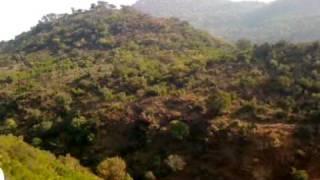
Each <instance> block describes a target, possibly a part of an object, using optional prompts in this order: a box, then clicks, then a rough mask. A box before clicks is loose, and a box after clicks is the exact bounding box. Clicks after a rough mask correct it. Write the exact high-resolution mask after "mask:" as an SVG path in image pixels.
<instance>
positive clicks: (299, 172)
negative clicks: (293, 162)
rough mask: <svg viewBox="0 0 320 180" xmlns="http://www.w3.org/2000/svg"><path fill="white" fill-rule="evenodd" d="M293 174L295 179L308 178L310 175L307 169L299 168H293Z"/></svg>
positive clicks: (305, 179)
mask: <svg viewBox="0 0 320 180" xmlns="http://www.w3.org/2000/svg"><path fill="white" fill-rule="evenodd" d="M291 176H292V179H293V180H308V179H309V175H308V172H307V171H305V170H297V169H296V168H292V172H291Z"/></svg>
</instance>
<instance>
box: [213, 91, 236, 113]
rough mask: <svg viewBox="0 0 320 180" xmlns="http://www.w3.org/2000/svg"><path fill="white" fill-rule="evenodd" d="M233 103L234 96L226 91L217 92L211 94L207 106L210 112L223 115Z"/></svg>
mask: <svg viewBox="0 0 320 180" xmlns="http://www.w3.org/2000/svg"><path fill="white" fill-rule="evenodd" d="M231 103H232V96H231V95H230V94H229V93H226V92H222V91H220V92H217V93H214V94H213V95H211V96H209V97H208V99H207V107H208V110H209V111H210V113H213V114H214V115H221V114H223V113H226V112H227V111H228V110H229V108H230V106H231Z"/></svg>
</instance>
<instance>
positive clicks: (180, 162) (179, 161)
mask: <svg viewBox="0 0 320 180" xmlns="http://www.w3.org/2000/svg"><path fill="white" fill-rule="evenodd" d="M165 163H166V164H167V165H168V166H169V168H170V169H171V170H172V171H174V172H176V171H182V170H183V169H184V167H185V166H186V162H185V161H184V159H183V158H182V157H181V156H179V155H176V154H173V155H170V156H168V158H167V159H166V160H165Z"/></svg>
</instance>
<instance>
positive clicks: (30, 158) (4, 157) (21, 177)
mask: <svg viewBox="0 0 320 180" xmlns="http://www.w3.org/2000/svg"><path fill="white" fill-rule="evenodd" d="M69 162H72V163H69ZM0 163H1V168H2V169H3V171H4V173H5V175H6V178H8V179H12V180H26V179H30V180H31V179H32V180H43V179H68V180H80V179H86V180H94V179H99V178H98V177H96V176H94V175H93V174H91V173H90V172H89V171H88V170H87V169H85V168H83V167H81V166H80V164H79V162H78V161H76V160H74V159H73V158H71V157H68V160H67V161H64V162H61V160H60V159H57V158H56V157H55V156H54V155H52V154H50V153H48V152H45V151H41V150H38V149H35V148H33V147H31V146H29V145H27V144H25V143H24V142H23V141H22V140H20V139H18V138H16V137H13V136H0ZM71 164H72V165H71Z"/></svg>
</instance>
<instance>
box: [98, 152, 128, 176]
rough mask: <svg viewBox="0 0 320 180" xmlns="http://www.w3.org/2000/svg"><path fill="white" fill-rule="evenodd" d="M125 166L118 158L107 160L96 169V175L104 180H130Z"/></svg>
mask: <svg viewBox="0 0 320 180" xmlns="http://www.w3.org/2000/svg"><path fill="white" fill-rule="evenodd" d="M126 169H127V165H126V162H125V161H124V160H122V159H121V158H120V157H113V158H107V159H106V160H104V161H102V162H101V163H100V164H99V165H98V167H97V173H98V174H99V176H101V177H102V178H103V179H106V180H131V179H132V178H131V177H130V175H129V174H128V173H127V171H126Z"/></svg>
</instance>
